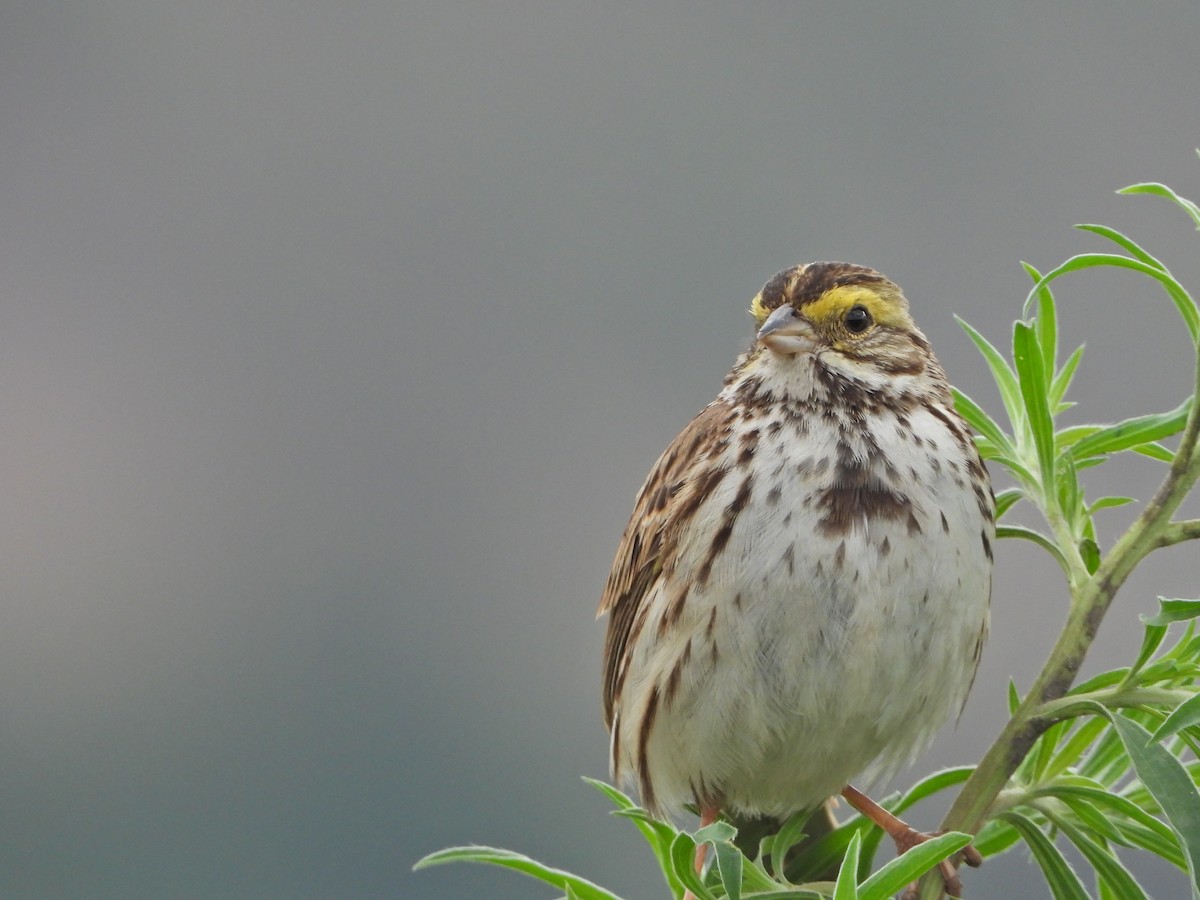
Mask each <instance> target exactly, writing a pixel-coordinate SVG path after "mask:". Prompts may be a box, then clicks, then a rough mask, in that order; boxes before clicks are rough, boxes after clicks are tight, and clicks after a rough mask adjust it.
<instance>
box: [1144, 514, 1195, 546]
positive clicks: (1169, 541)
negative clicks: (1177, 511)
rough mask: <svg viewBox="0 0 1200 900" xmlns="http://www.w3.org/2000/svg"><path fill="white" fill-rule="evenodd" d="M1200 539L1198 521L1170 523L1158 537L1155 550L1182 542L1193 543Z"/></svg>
mask: <svg viewBox="0 0 1200 900" xmlns="http://www.w3.org/2000/svg"><path fill="white" fill-rule="evenodd" d="M1197 538H1200V519H1187V520H1185V521H1183V522H1172V523H1171V524H1170V525H1167V526H1166V527H1165V528H1163V530H1162V531H1161V532H1160V533H1159V535H1158V542H1157V543H1156V544H1155V548H1156V549H1157V548H1159V547H1171V546H1173V545H1175V544H1182V543H1183V542H1184V541H1194V540H1196V539H1197Z"/></svg>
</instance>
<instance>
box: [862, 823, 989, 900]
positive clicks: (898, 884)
mask: <svg viewBox="0 0 1200 900" xmlns="http://www.w3.org/2000/svg"><path fill="white" fill-rule="evenodd" d="M969 843H971V836H970V835H969V834H963V833H962V832H961V831H947V832H946V833H945V834H939V835H938V836H937V837H935V838H931V839H930V840H928V841H925V842H924V843H921V844H917V846H915V847H910V848H909V849H908V850H906V851H905V852H904V854H903V855H901V856H897V857H896V858H895V859H893V860H892V861H891V862H889V863H888V864H887V865H885V866H884V867H883V868H881V869H880V870H879V871H878V872H876V873H875V874H874V875H872V876H871V877H870V878H868V879H867V880H866V881H864V882H863V883H862V884H861V885H859V888H858V896H859V898H860V900H888V898H889V897H891V896H892V895H893V894H895V893H896V892H897V891H900V890H902V889H903V888H904V886H905V885H907V884H910V883H911V882H914V881H916V880H917V879H918V878H920V877H921V876H922V875H924V874H925V873H926V872H928V871H929V870H930V869H932V868H933V867H934V866H936V865H937V864H938V863H940V862H941V861H942V860H943V859H947V858H949V857H951V856H953V855H954V854H955V853H957V852H958V851H959V850H961V849H963V847H965V846H967V844H969Z"/></svg>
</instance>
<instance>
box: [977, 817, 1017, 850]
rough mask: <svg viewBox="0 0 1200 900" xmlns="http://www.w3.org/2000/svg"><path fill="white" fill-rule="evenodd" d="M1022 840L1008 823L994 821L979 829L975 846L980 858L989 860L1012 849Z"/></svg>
mask: <svg viewBox="0 0 1200 900" xmlns="http://www.w3.org/2000/svg"><path fill="white" fill-rule="evenodd" d="M1020 840H1021V835H1020V833H1019V832H1018V831H1017V830H1016V829H1015V828H1013V827H1012V826H1011V825H1009V824H1008V823H1007V822H1002V821H1000V820H999V819H992V820H991V821H990V822H988V823H987V824H986V825H984V826H983V827H982V828H980V829H979V834H977V835H975V844H974V846H975V849H976V850H978V851H979V855H980V856H982V857H983V858H984V859H989V858H990V857H993V856H999V855H1000V854H1001V853H1004V852H1005V851H1006V850H1009V849H1011V848H1012V847H1013V845H1014V844H1017V843H1019V842H1020Z"/></svg>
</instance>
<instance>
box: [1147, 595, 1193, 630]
mask: <svg viewBox="0 0 1200 900" xmlns="http://www.w3.org/2000/svg"><path fill="white" fill-rule="evenodd" d="M1197 616H1200V600H1168V599H1166V598H1165V597H1159V598H1158V615H1156V616H1151V617H1149V618H1147V617H1146V616H1142V617H1141V620H1142V624H1143V625H1170V624H1171V623H1172V622H1186V621H1187V620H1188V619H1194V618H1196V617H1197Z"/></svg>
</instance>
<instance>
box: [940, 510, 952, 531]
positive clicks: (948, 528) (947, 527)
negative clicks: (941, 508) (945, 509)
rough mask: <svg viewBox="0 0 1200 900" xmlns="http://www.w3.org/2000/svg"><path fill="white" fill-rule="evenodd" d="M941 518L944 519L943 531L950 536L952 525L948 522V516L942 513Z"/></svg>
mask: <svg viewBox="0 0 1200 900" xmlns="http://www.w3.org/2000/svg"><path fill="white" fill-rule="evenodd" d="M941 517H942V531H944V532H946V534H949V533H950V523H949V522H948V521H946V514H945V513H941Z"/></svg>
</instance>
